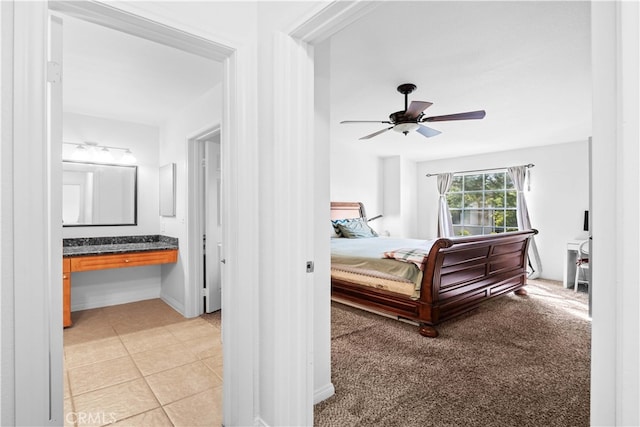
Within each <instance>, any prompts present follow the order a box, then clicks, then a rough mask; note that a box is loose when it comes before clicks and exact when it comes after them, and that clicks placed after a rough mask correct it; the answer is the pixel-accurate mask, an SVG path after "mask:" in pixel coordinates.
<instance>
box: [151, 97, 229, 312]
mask: <svg viewBox="0 0 640 427" xmlns="http://www.w3.org/2000/svg"><path fill="white" fill-rule="evenodd" d="M221 121H222V89H221V86H220V85H217V86H215V87H213V88H212V89H211V90H209V91H208V92H207V93H204V94H203V95H202V96H201V97H200V98H198V99H197V100H195V101H194V102H192V103H191V104H189V105H185V106H183V107H182V108H181V109H179V110H178V111H176V112H175V113H174V115H173V117H171V119H169V120H167V121H166V122H165V123H164V124H163V125H162V126H161V129H160V165H164V164H166V163H176V216H175V217H162V218H160V230H161V234H164V235H166V236H171V237H177V238H178V244H179V246H180V249H179V251H178V262H177V263H176V264H167V265H163V266H162V267H161V268H162V292H161V296H162V298H163V299H164V300H165V301H166V302H167V303H169V304H170V305H171V306H172V307H173V308H175V309H176V310H178V311H179V312H180V313H182V314H183V315H186V316H189V317H193V316H197V315H198V314H199V313H196V312H191V311H190V310H188V309H187V301H186V295H188V294H189V289H188V287H189V286H192V283H191V280H190V277H189V271H188V266H189V245H188V242H189V234H188V218H189V209H188V194H189V191H190V189H189V186H188V171H187V154H188V145H187V142H188V139H189V138H192V137H195V136H196V134H197V133H198V132H202V131H204V130H205V129H206V128H210V127H214V126H219V125H220V123H221Z"/></svg>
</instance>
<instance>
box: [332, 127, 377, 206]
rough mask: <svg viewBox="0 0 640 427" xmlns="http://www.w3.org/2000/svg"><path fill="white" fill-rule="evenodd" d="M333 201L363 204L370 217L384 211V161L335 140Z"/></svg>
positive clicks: (333, 145) (333, 151)
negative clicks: (344, 146) (352, 149)
mask: <svg viewBox="0 0 640 427" xmlns="http://www.w3.org/2000/svg"><path fill="white" fill-rule="evenodd" d="M330 162H331V172H330V174H331V178H330V180H331V201H332V202H362V203H364V207H365V209H366V211H367V216H370V217H372V216H375V215H378V214H380V213H382V211H383V204H384V200H383V196H382V194H383V191H384V190H383V188H382V186H383V181H382V179H381V178H382V176H383V167H384V166H383V164H382V160H381V159H380V158H379V157H378V156H375V155H372V154H368V153H367V152H366V151H364V150H363V151H361V152H357V153H354V152H352V151H350V150H345V149H344V148H342V147H340V144H339V143H337V142H335V141H333V140H332V141H331V159H330Z"/></svg>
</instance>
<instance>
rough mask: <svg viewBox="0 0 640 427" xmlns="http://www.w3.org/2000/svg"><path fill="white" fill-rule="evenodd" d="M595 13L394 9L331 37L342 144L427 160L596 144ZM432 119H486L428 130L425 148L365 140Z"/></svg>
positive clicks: (386, 138)
mask: <svg viewBox="0 0 640 427" xmlns="http://www.w3.org/2000/svg"><path fill="white" fill-rule="evenodd" d="M590 46H591V44H590V5H589V3H588V2H577V1H568V2H555V1H554V2H552V1H543V2H533V1H524V2H507V1H499V2H485V1H479V2H459V1H447V2H434V1H424V2H382V3H381V4H380V5H379V6H378V7H377V8H376V9H374V10H373V11H372V12H371V13H369V14H368V15H366V16H365V17H363V18H362V19H360V20H359V21H357V22H356V23H354V24H352V25H350V26H349V27H348V28H346V29H344V30H343V31H341V32H340V33H338V34H337V35H335V36H333V37H332V38H331V123H332V134H331V135H332V144H344V145H347V146H351V147H360V148H366V150H367V151H368V152H371V153H375V154H377V155H379V156H390V155H398V154H402V155H404V156H407V157H409V158H413V159H416V160H429V159H436V158H445V157H455V156H461V155H472V154H477V153H486V152H493V151H502V150H510V149H517V148H520V147H527V146H536V145H549V144H556V143H563V142H573V141H578V140H586V139H587V138H588V137H589V136H590V134H591V59H590V52H591V47H590ZM401 83H414V84H415V85H417V86H418V89H417V90H416V91H415V92H413V93H412V94H411V95H409V101H411V100H421V101H430V102H433V105H432V106H431V107H430V108H428V109H427V110H426V111H425V113H426V115H427V116H434V115H443V114H451V113H458V112H465V111H473V110H480V109H484V110H486V112H487V115H486V117H485V119H483V120H470V121H456V122H441V123H428V125H429V126H430V127H432V128H435V129H438V130H440V131H442V134H440V135H438V136H435V137H432V138H425V137H423V136H422V135H420V134H418V133H416V132H412V133H411V134H409V135H408V136H404V135H402V134H400V133H397V132H393V131H389V132H386V133H385V134H382V135H380V136H377V137H375V138H373V139H370V140H368V141H358V138H359V137H361V136H364V135H368V134H370V133H373V132H375V131H377V130H381V129H383V128H385V127H388V126H389V125H384V124H376V123H370V124H338V123H339V122H340V121H342V120H388V115H389V114H390V113H392V112H395V111H399V110H403V109H404V97H403V95H401V94H400V93H398V92H397V91H396V87H397V86H398V85H399V84H401Z"/></svg>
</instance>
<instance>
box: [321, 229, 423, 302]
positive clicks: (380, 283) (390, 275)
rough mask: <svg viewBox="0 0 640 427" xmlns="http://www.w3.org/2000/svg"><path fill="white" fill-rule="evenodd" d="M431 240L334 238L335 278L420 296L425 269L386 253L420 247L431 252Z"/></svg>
mask: <svg viewBox="0 0 640 427" xmlns="http://www.w3.org/2000/svg"><path fill="white" fill-rule="evenodd" d="M432 245H433V241H431V240H418V239H398V238H388V237H372V238H363V239H346V238H334V239H331V277H333V278H336V279H342V280H345V281H348V282H351V283H356V284H359V285H363V286H371V287H374V288H376V289H384V290H388V291H391V292H395V293H400V294H403V295H407V296H410V297H412V298H414V299H417V298H418V297H419V295H420V285H421V284H422V272H421V271H420V269H419V268H418V267H417V266H416V265H415V264H414V263H411V262H402V261H398V260H394V259H388V258H385V257H384V253H385V252H391V251H395V250H398V249H401V248H419V249H421V250H424V251H425V252H428V251H429V250H430V249H431V246H432Z"/></svg>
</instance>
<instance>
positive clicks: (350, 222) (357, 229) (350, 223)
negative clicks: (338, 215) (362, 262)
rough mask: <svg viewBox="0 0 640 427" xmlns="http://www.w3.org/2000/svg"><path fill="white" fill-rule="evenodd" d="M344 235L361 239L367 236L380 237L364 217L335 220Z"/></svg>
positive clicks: (340, 232)
mask: <svg viewBox="0 0 640 427" xmlns="http://www.w3.org/2000/svg"><path fill="white" fill-rule="evenodd" d="M334 224H335V226H336V227H337V228H338V230H339V233H338V234H340V235H341V236H342V237H346V238H348V239H361V238H366V237H378V233H376V232H375V231H374V230H373V229H372V228H371V227H369V224H367V222H366V221H365V220H364V219H363V218H351V219H346V220H337V221H335V222H334Z"/></svg>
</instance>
